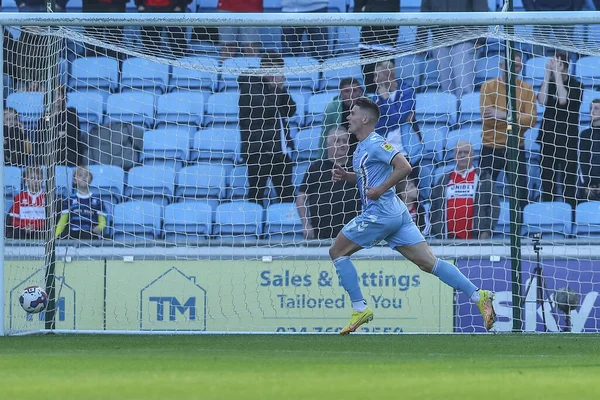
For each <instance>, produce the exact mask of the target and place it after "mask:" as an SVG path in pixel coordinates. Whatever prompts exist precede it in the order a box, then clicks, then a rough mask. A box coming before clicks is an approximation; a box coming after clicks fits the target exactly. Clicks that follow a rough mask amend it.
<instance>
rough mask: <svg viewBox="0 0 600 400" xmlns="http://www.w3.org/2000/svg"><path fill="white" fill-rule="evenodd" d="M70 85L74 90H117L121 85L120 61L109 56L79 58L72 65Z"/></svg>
mask: <svg viewBox="0 0 600 400" xmlns="http://www.w3.org/2000/svg"><path fill="white" fill-rule="evenodd" d="M69 86H70V87H71V88H72V89H74V90H82V89H83V90H85V89H95V90H105V91H116V90H117V89H118V87H119V61H118V60H117V59H114V58H108V57H82V58H77V59H75V61H73V64H72V65H71V79H70V80H69Z"/></svg>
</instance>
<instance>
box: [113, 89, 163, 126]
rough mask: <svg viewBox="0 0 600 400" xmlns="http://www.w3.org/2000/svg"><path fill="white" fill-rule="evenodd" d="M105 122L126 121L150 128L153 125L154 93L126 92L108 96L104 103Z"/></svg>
mask: <svg viewBox="0 0 600 400" xmlns="http://www.w3.org/2000/svg"><path fill="white" fill-rule="evenodd" d="M106 116H107V119H108V121H106V122H107V123H110V122H113V121H116V122H128V123H131V124H134V125H140V126H145V127H146V128H151V127H152V126H153V125H154V95H153V94H150V93H139V92H127V93H116V94H111V95H110V96H108V100H107V103H106Z"/></svg>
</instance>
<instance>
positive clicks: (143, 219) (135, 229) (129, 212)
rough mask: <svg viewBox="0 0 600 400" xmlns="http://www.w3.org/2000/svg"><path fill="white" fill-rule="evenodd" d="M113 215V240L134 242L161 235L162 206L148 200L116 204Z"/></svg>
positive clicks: (156, 237)
mask: <svg viewBox="0 0 600 400" xmlns="http://www.w3.org/2000/svg"><path fill="white" fill-rule="evenodd" d="M113 215H114V223H113V228H114V232H115V233H114V240H115V241H124V242H134V241H143V240H153V239H158V238H159V237H160V236H161V225H162V207H161V206H160V205H158V204H156V203H152V202H149V201H128V202H126V203H121V204H117V205H116V206H115V208H114V211H113Z"/></svg>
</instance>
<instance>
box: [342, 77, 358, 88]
mask: <svg viewBox="0 0 600 400" xmlns="http://www.w3.org/2000/svg"><path fill="white" fill-rule="evenodd" d="M351 85H353V86H360V83H359V82H358V80H357V79H356V78H344V79H342V80H341V81H340V86H339V89H342V88H343V87H344V86H351Z"/></svg>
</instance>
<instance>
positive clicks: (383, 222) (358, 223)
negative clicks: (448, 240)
mask: <svg viewBox="0 0 600 400" xmlns="http://www.w3.org/2000/svg"><path fill="white" fill-rule="evenodd" d="M342 233H343V234H344V236H346V237H347V238H348V239H350V240H351V241H353V242H354V243H356V244H357V245H359V246H361V247H363V248H366V249H368V248H370V247H373V246H375V245H377V244H379V242H381V241H382V240H385V241H386V242H387V243H388V245H389V246H390V247H391V248H392V249H394V248H396V246H412V245H414V244H417V243H421V242H424V241H425V238H424V237H423V235H422V234H421V231H419V228H418V227H417V225H415V223H414V222H413V220H412V217H411V216H410V213H409V212H403V213H402V214H400V215H398V216H393V217H382V216H378V215H366V214H361V215H359V216H358V217H356V218H354V219H353V220H352V221H350V222H348V224H347V225H346V226H344V228H343V229H342Z"/></svg>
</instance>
